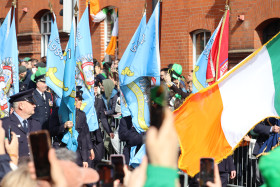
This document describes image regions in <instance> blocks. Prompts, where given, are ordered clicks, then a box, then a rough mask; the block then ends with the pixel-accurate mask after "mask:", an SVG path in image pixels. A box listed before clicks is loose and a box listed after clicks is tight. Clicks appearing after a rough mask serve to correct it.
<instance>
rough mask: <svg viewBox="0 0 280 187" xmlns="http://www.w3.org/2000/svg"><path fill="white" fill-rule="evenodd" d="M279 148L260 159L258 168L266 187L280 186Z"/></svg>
mask: <svg viewBox="0 0 280 187" xmlns="http://www.w3.org/2000/svg"><path fill="white" fill-rule="evenodd" d="M279 163H280V147H277V148H276V149H274V150H272V151H270V152H269V154H268V155H264V156H262V157H261V158H260V163H259V168H260V171H261V174H262V176H263V177H264V179H265V184H264V185H263V186H262V187H267V186H280V172H279V171H280V164H279Z"/></svg>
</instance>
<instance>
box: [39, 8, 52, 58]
mask: <svg viewBox="0 0 280 187" xmlns="http://www.w3.org/2000/svg"><path fill="white" fill-rule="evenodd" d="M51 22H52V14H51V13H50V12H47V13H45V14H44V15H43V16H42V17H41V35H42V37H41V56H46V55H47V48H48V43H49V38H50V35H51Z"/></svg>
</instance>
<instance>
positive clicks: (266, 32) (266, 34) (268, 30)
mask: <svg viewBox="0 0 280 187" xmlns="http://www.w3.org/2000/svg"><path fill="white" fill-rule="evenodd" d="M279 31H280V19H277V20H274V21H273V22H271V23H270V24H268V25H267V26H266V27H265V28H264V29H263V41H262V43H263V44H265V43H266V42H268V41H269V40H270V39H271V38H272V37H273V36H275V35H276V34H277V33H278V32H279Z"/></svg>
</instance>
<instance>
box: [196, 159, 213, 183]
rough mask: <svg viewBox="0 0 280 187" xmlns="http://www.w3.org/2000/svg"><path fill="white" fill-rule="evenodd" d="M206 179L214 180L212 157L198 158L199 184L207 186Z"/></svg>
mask: <svg viewBox="0 0 280 187" xmlns="http://www.w3.org/2000/svg"><path fill="white" fill-rule="evenodd" d="M208 181H210V182H214V159H213V158H200V172H199V186H201V187H205V186H207V185H206V183H207V182H208Z"/></svg>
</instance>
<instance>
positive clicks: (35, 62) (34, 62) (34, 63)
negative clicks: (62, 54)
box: [31, 58, 38, 68]
mask: <svg viewBox="0 0 280 187" xmlns="http://www.w3.org/2000/svg"><path fill="white" fill-rule="evenodd" d="M37 63H38V60H37V59H34V58H33V59H31V66H32V68H35V65H36V64H37Z"/></svg>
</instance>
